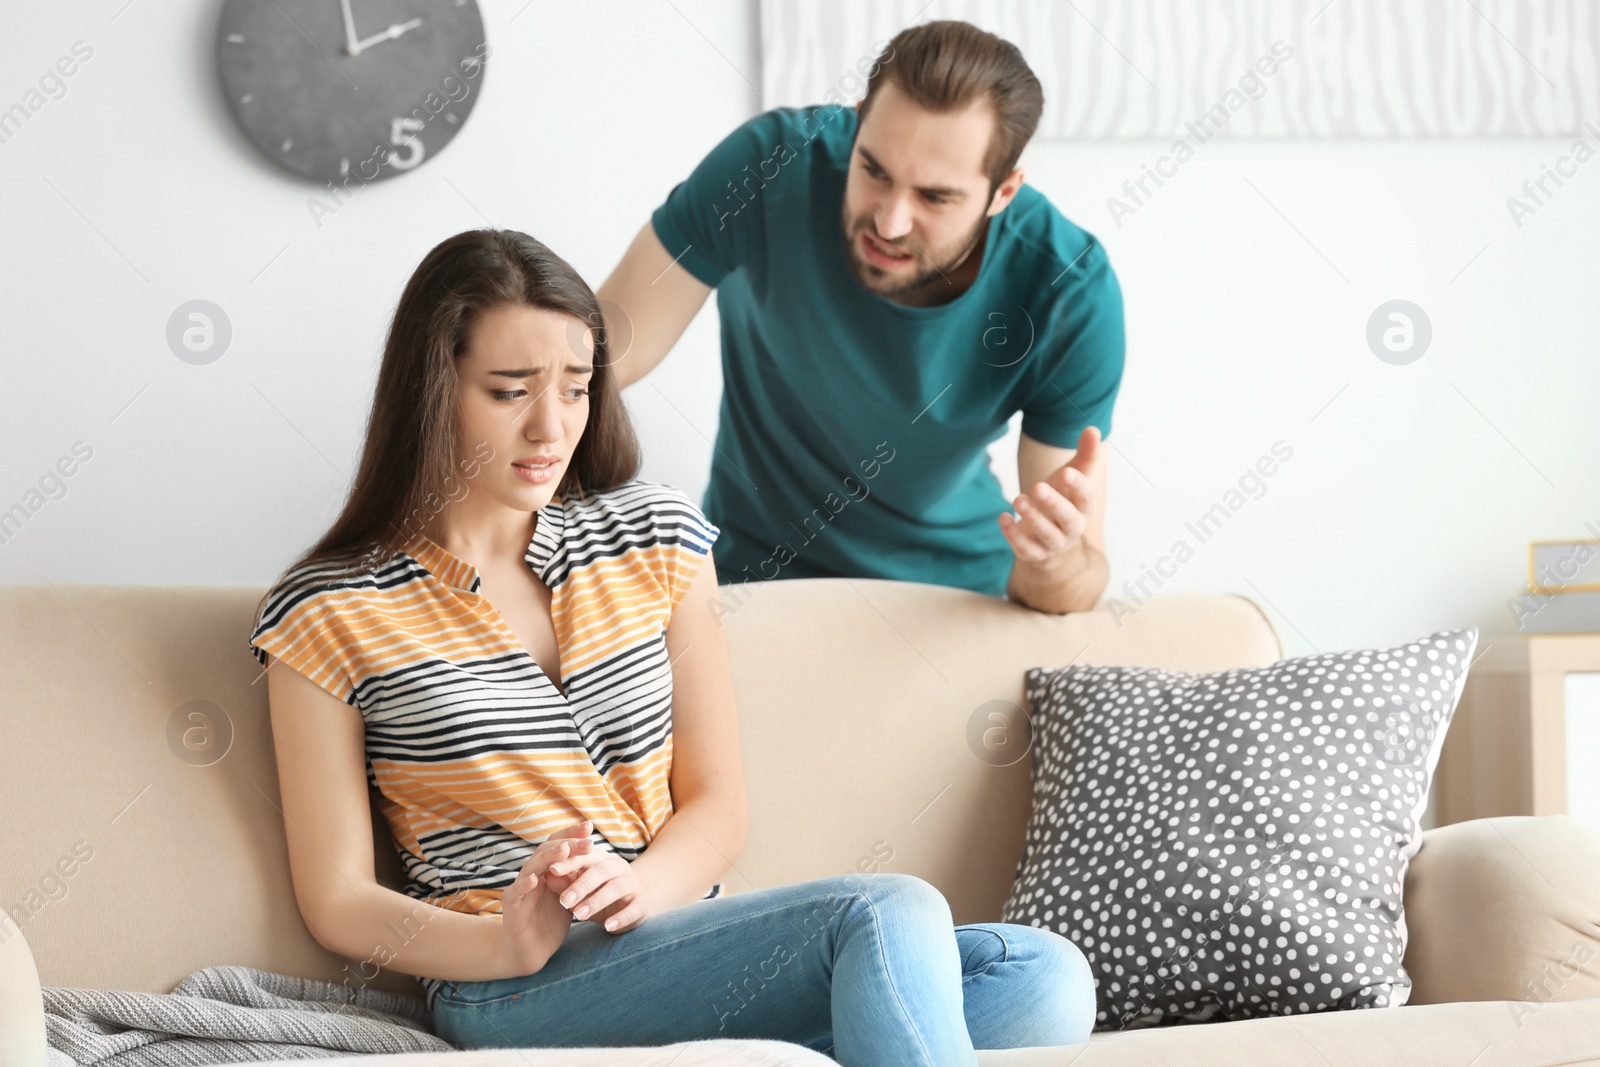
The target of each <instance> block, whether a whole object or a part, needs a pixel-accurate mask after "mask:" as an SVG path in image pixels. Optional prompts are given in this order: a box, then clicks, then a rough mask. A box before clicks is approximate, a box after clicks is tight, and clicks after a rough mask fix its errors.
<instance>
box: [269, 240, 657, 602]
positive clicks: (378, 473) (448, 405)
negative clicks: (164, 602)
mask: <svg viewBox="0 0 1600 1067" xmlns="http://www.w3.org/2000/svg"><path fill="white" fill-rule="evenodd" d="M508 304H509V305H518V304H520V305H526V306H528V307H535V308H542V309H544V310H547V311H555V312H561V313H563V314H567V315H571V316H572V317H573V319H574V323H573V329H572V330H571V331H569V333H568V336H569V337H571V338H573V344H574V347H575V349H576V348H577V346H578V345H579V344H580V343H581V337H582V333H583V332H584V331H585V330H590V331H592V333H593V335H594V374H593V375H592V376H591V378H590V381H589V420H588V422H587V424H586V425H585V427H584V431H583V436H582V437H580V438H579V439H578V444H577V447H576V449H575V450H574V451H573V455H572V462H571V463H570V464H569V465H568V468H567V471H566V473H565V474H564V475H563V476H562V478H561V481H560V483H559V484H558V485H557V486H556V492H555V497H558V498H560V499H562V500H566V499H569V498H572V497H581V496H585V495H587V494H589V493H594V492H601V491H604V490H607V489H614V488H616V487H617V486H619V485H621V484H623V483H624V482H627V481H631V480H632V479H633V478H635V477H637V475H638V472H639V466H640V454H639V441H638V438H637V437H636V436H635V435H634V431H633V424H632V423H631V422H630V421H629V419H628V413H627V410H626V409H625V408H624V407H623V406H622V397H621V395H620V393H619V390H618V388H617V382H616V377H615V375H614V374H613V373H612V370H611V367H612V365H613V363H614V360H615V359H616V358H620V354H613V353H612V351H611V343H610V339H609V338H608V337H607V330H606V329H605V325H606V324H605V320H604V319H603V318H602V316H601V312H600V302H599V301H598V300H597V299H596V298H595V295H594V291H593V290H591V289H590V288H589V286H588V284H587V283H586V282H585V281H584V280H583V278H582V277H581V276H580V275H579V274H578V272H577V271H575V270H573V269H572V266H571V265H570V264H568V263H567V261H566V260H564V259H562V258H561V257H560V256H558V255H556V254H555V253H554V252H552V251H550V249H549V248H547V247H546V246H545V245H544V244H542V243H541V242H539V241H537V240H535V239H534V238H532V237H529V236H528V235H527V234H525V233H520V232H518V231H516V230H492V229H478V230H467V231H466V232H464V233H458V234H456V235H455V236H454V237H450V238H447V239H446V240H444V241H441V242H440V243H439V244H437V245H435V246H434V248H433V249H432V251H430V252H429V253H428V254H427V256H426V257H425V258H424V259H423V260H422V263H421V264H420V265H418V267H417V269H416V270H415V271H414V272H413V273H412V275H411V280H410V281H409V282H407V283H406V287H405V291H404V292H403V293H402V294H401V296H400V302H399V304H398V305H397V306H396V307H395V311H394V318H393V320H392V321H391V323H390V325H389V336H388V340H387V341H386V342H385V344H384V349H383V365H382V366H381V367H380V368H379V371H378V383H377V387H376V389H375V390H374V392H373V397H372V411H371V413H370V414H369V415H368V417H367V434H366V443H365V445H364V446H363V447H362V450H361V464H360V466H359V468H358V469H357V471H356V477H355V482H354V484H353V485H352V486H351V489H350V495H349V497H348V498H347V499H346V501H345V505H344V510H343V511H342V512H340V514H339V517H338V518H337V519H336V520H334V523H333V525H332V526H331V527H329V528H328V531H327V533H325V534H323V535H322V537H321V539H320V540H318V541H317V543H316V544H315V545H313V546H312V547H311V548H310V549H309V550H308V551H306V552H305V554H304V555H302V556H301V557H300V558H299V559H298V560H296V561H295V562H294V563H292V564H290V566H289V567H287V568H285V570H284V575H287V574H289V573H290V572H291V571H293V570H295V569H296V568H297V567H301V566H304V565H306V564H330V565H332V564H337V563H341V562H342V563H348V564H350V565H351V566H352V567H353V568H357V569H359V568H364V567H368V566H381V565H383V564H384V563H387V562H389V561H390V560H392V559H393V558H394V557H395V556H396V554H397V553H398V551H399V550H400V549H402V548H404V547H405V545H406V544H407V543H409V541H410V539H411V537H412V536H413V535H414V534H415V533H416V532H417V530H418V529H419V520H420V519H421V517H423V516H427V515H432V514H436V513H437V512H438V511H439V510H440V509H441V508H442V507H443V504H442V503H441V502H442V501H444V500H446V499H453V498H454V497H453V493H454V490H453V489H452V486H457V485H459V484H460V475H459V474H458V473H457V467H458V466H459V467H461V468H462V469H463V470H465V469H466V468H467V467H468V466H469V465H470V464H469V462H468V461H467V460H466V459H465V457H462V456H459V455H458V454H457V452H458V447H457V439H458V423H457V419H456V410H457V408H456V405H457V393H458V391H459V388H460V379H459V376H458V373H457V367H456V364H457V361H458V360H459V359H460V358H461V357H462V356H464V355H465V354H466V351H467V342H468V341H469V339H470V337H471V331H472V329H473V327H474V325H476V323H477V321H478V319H479V318H480V317H481V316H482V315H483V313H484V312H485V311H487V310H488V309H490V308H493V307H497V306H501V305H508ZM337 569H338V568H335V570H337ZM281 577H282V576H280V579H281ZM269 595H270V591H269ZM266 599H267V598H266V597H263V598H262V600H261V603H260V604H258V605H257V606H256V619H257V621H259V620H260V616H261V610H262V608H263V607H264V606H265V604H266Z"/></svg>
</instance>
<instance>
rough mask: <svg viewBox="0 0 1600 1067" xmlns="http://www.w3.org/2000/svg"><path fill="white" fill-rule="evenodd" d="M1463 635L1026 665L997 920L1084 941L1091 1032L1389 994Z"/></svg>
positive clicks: (1455, 696) (1458, 676)
mask: <svg viewBox="0 0 1600 1067" xmlns="http://www.w3.org/2000/svg"><path fill="white" fill-rule="evenodd" d="M1477 640H1478V631H1477V629H1476V628H1475V627H1473V628H1464V629H1456V630H1443V631H1440V632H1438V633H1435V634H1431V635H1429V636H1427V637H1424V638H1421V639H1419V640H1417V641H1413V642H1411V643H1409V644H1405V645H1401V646H1398V647H1395V648H1388V649H1367V650H1356V651H1348V652H1334V653H1325V654H1318V655H1312V656H1303V657H1299V658H1295V659H1286V660H1280V661H1279V662H1277V663H1274V664H1271V665H1268V666H1266V667H1253V668H1243V669H1237V670H1229V671H1221V672H1216V673H1211V674H1191V673H1185V672H1180V671H1166V670H1161V669H1158V668H1145V667H1109V666H1093V665H1073V666H1069V667H1064V668H1061V669H1059V670H1054V671H1049V670H1045V669H1043V668H1038V667H1036V668H1033V669H1032V670H1029V671H1028V672H1027V676H1026V677H1027V684H1026V689H1027V698H1028V703H1029V707H1030V708H1031V718H1032V728H1033V745H1034V747H1033V760H1034V763H1033V811H1032V817H1031V819H1030V822H1029V825H1028V833H1027V846H1026V850H1025V852H1024V854H1023V857H1022V861H1021V863H1020V865H1019V867H1018V875H1017V880H1016V883H1015V885H1014V887H1013V889H1012V892H1011V895H1010V896H1009V898H1008V899H1007V900H1006V903H1005V906H1004V909H1003V911H1002V914H1001V919H1002V920H1003V921H1005V922H1016V923H1027V924H1030V925H1033V926H1040V927H1045V928H1047V929H1051V930H1054V931H1056V932H1057V933H1060V934H1062V935H1063V936H1065V937H1066V938H1068V939H1069V940H1071V941H1072V942H1073V943H1074V944H1076V945H1077V946H1078V947H1079V948H1080V949H1081V950H1082V951H1083V952H1084V954H1085V955H1086V956H1087V957H1088V958H1089V962H1090V964H1091V965H1092V967H1093V969H1094V973H1095V979H1096V984H1097V989H1098V997H1099V1012H1098V1019H1097V1021H1096V1029H1100V1030H1117V1029H1127V1028H1134V1027H1143V1026H1152V1025H1161V1024H1165V1023H1174V1022H1185V1021H1187V1022H1198V1021H1202V1020H1207V1019H1217V1018H1226V1019H1246V1018H1254V1017H1259V1016H1264V1015H1284V1014H1294V1013H1303V1012H1316V1011H1328V1010H1333V1009H1342V1008H1366V1007H1392V1006H1398V1005H1400V1004H1404V1003H1405V1001H1406V998H1407V997H1408V996H1409V995H1410V991H1411V980H1410V977H1409V976H1408V975H1407V974H1406V972H1405V968H1404V967H1403V966H1402V964H1401V960H1402V958H1403V956H1404V955H1405V942H1406V930H1405V917H1404V912H1403V910H1402V901H1401V892H1402V889H1403V887H1404V884H1405V872H1406V866H1407V864H1408V863H1409V861H1410V859H1411V857H1412V856H1414V855H1415V854H1416V850H1417V848H1418V847H1420V844H1421V839H1420V829H1419V822H1420V819H1421V816H1422V812H1423V810H1424V809H1425V807H1426V805H1427V794H1428V783H1429V781H1430V779H1431V778H1432V775H1433V769H1434V765H1435V763H1436V762H1437V760H1438V751H1439V745H1438V744H1436V743H1435V742H1436V741H1442V739H1443V735H1444V731H1445V728H1446V727H1447V726H1448V724H1449V720H1450V717H1451V715H1452V714H1453V713H1454V711H1455V706H1456V702H1457V701H1458V700H1459V698H1460V695H1461V689H1462V686H1463V685H1464V684H1465V679H1466V673H1467V667H1468V666H1469V664H1470V663H1471V660H1472V650H1473V648H1474V647H1475V646H1476V644H1477Z"/></svg>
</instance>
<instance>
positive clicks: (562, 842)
mask: <svg viewBox="0 0 1600 1067" xmlns="http://www.w3.org/2000/svg"><path fill="white" fill-rule="evenodd" d="M591 826H592V824H591V823H590V821H589V820H588V819H582V820H580V821H578V822H575V823H573V824H571V825H570V826H565V827H563V828H562V829H560V830H557V831H556V832H555V833H553V834H551V835H550V837H549V838H548V839H547V840H546V841H545V842H544V844H542V845H539V846H538V847H537V848H535V849H534V850H533V854H532V855H531V856H529V857H528V858H527V860H526V861H525V862H524V863H523V864H522V870H520V871H518V872H517V879H516V881H514V882H512V883H511V885H509V886H507V887H506V891H505V894H504V896H503V897H502V898H501V910H500V914H501V918H502V936H503V938H504V940H503V942H502V947H503V949H504V951H505V954H506V959H507V960H508V961H509V962H510V964H511V966H512V968H513V969H515V971H516V973H517V975H519V976H520V975H524V974H532V973H533V972H535V971H537V970H538V969H539V968H541V967H543V966H544V965H545V961H546V960H548V959H549V958H550V956H551V955H553V954H554V952H555V950H556V949H558V948H560V947H561V943H562V942H563V941H565V940H566V937H567V930H568V929H569V928H570V927H571V926H572V912H570V911H568V910H567V909H566V908H564V907H562V905H561V896H560V894H559V893H557V892H555V890H553V889H551V888H549V887H548V886H547V885H545V871H547V870H549V868H550V865H551V864H552V863H555V862H556V861H558V860H563V859H566V858H567V857H569V856H581V855H585V854H587V853H588V852H589V850H590V849H591V848H593V847H594V846H593V842H591V841H590V840H589V830H590V828H591Z"/></svg>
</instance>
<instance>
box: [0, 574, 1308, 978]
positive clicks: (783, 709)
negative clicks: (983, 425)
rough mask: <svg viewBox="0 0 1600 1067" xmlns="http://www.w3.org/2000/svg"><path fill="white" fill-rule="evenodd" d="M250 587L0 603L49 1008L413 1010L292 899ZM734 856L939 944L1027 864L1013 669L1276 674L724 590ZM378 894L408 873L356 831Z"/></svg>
mask: <svg viewBox="0 0 1600 1067" xmlns="http://www.w3.org/2000/svg"><path fill="white" fill-rule="evenodd" d="M263 592H265V589H264V587H259V586H238V585H231V586H229V585H210V586H207V585H193V586H176V585H169V586H109V585H106V586H99V585H92V586H8V587H0V681H3V683H4V684H0V709H3V715H4V722H5V725H6V736H5V743H4V744H3V745H0V796H3V797H4V807H3V810H0V818H3V819H4V822H5V824H6V828H7V829H6V834H5V840H6V843H7V847H6V852H5V859H4V863H3V869H0V906H3V907H4V909H5V910H6V911H7V912H9V913H10V915H11V917H12V919H13V920H14V921H15V922H16V924H17V926H18V927H19V928H21V930H22V931H23V932H24V934H25V935H26V937H27V939H28V943H29V945H30V947H31V949H32V952H33V956H34V958H35V959H36V961H37V963H38V967H39V975H40V981H41V983H42V984H43V985H45V986H93V987H97V988H102V989H137V990H146V991H150V992H167V991H168V990H170V989H171V988H172V986H173V985H175V984H176V983H177V982H178V981H180V980H181V979H182V978H184V977H185V976H186V975H188V974H189V973H190V972H192V971H193V970H195V969H197V968H199V967H204V966H209V965H214V964H224V963H242V964H249V965H252V966H257V967H262V968H265V969H267V970H271V971H279V972H283V973H288V974H298V975H304V976H306V977H312V978H323V979H327V980H330V981H349V982H352V983H356V982H361V981H368V980H369V979H370V982H369V984H371V985H373V986H375V987H377V988H386V989H395V990H399V991H402V992H411V993H415V992H417V991H418V987H417V986H416V984H415V981H414V980H413V979H411V978H410V977H408V976H405V975H401V974H397V973H394V972H390V971H384V972H382V973H381V974H379V975H378V976H377V977H376V978H371V976H370V975H368V974H365V973H364V972H362V971H361V970H360V968H359V966H358V964H357V963H356V962H353V961H348V960H345V959H343V958H342V957H338V956H335V955H333V954H332V953H329V952H327V951H326V950H324V949H323V948H321V947H320V946H319V945H317V943H316V942H315V941H314V940H313V939H312V938H311V936H310V934H309V932H308V931H307V930H306V928H305V926H304V924H303V923H302V921H301V919H300V915H299V911H298V909H297V907H296V904H295V900H294V892H293V888H292V885H291V881H290V876H289V868H288V858H287V848H286V843H285V837H284V824H283V817H282V815H281V813H280V811H279V807H278V801H279V794H278V783H277V770H276V764H275V762H274V756H273V752H272V745H271V735H270V731H269V726H270V720H269V718H268V715H267V704H266V692H265V689H266V686H265V683H264V682H259V684H258V680H259V675H260V674H261V670H260V667H259V665H258V664H257V663H256V662H255V660H254V659H253V658H251V656H250V653H249V652H248V650H247V649H246V648H245V638H246V636H247V635H248V633H249V626H250V620H251V618H252V616H253V612H254V609H255V605H256V602H257V600H258V599H259V598H260V596H261V595H262V593H263ZM722 599H723V628H724V633H725V635H726V638H727V641H728V646H729V655H730V659H731V662H732V665H733V672H734V686H735V693H736V696H737V699H738V703H739V711H740V730H741V743H742V750H743V755H744V769H745V777H746V782H747V786H748V791H749V797H750V836H749V842H748V844H747V847H746V848H745V850H744V852H743V854H741V855H740V856H738V857H735V858H734V862H733V866H732V868H730V870H729V871H728V873H727V874H726V876H725V877H724V882H725V884H726V886H727V889H728V891H729V892H730V893H737V892H743V891H747V890H749V889H753V888H759V887H764V886H772V885H781V884H786V883H789V882H795V881H803V880H807V879H811V878H820V877H824V876H827V875H831V874H844V873H847V872H850V871H858V870H889V871H904V872H909V873H913V874H918V875H921V876H922V877H924V878H926V879H928V880H929V881H931V882H933V883H934V884H935V885H937V886H938V887H939V888H940V889H941V890H943V891H944V893H945V895H946V897H947V898H948V899H949V901H950V904H951V909H952V911H953V913H954V915H955V919H956V921H957V922H978V921H985V920H993V919H997V918H999V912H1000V907H1001V904H1002V902H1003V901H1004V899H1005V895H1006V893H1007V892H1008V891H1009V889H1010V886H1011V881H1012V878H1013V876H1014V875H1015V872H1016V865H1017V861H1018V859H1019V858H1020V856H1021V852H1022V841H1023V831H1024V828H1025V825H1026V822H1027V816H1028V795H1029V780H1028V774H1029V760H1028V758H1027V746H1026V743H1025V740H1026V726H1025V718H1024V717H1023V715H1022V711H1021V709H1022V705H1023V704H1024V697H1023V672H1024V671H1025V670H1026V669H1027V668H1029V667H1033V666H1045V667H1057V666H1062V665H1065V664H1067V663H1070V662H1073V661H1074V660H1077V661H1079V662H1085V663H1107V664H1110V663H1121V664H1146V665H1153V666H1163V667H1168V668H1172V669H1179V670H1193V671H1204V670H1220V669H1224V668H1228V667H1239V666H1256V665H1260V664H1264V663H1270V662H1272V661H1273V660H1275V659H1278V658H1280V657H1281V655H1282V646H1281V644H1280V642H1279V640H1278V635H1277V633H1276V631H1275V630H1274V629H1273V627H1272V625H1271V623H1270V622H1269V621H1268V620H1267V619H1266V618H1265V616H1263V615H1262V614H1261V613H1260V611H1259V610H1258V609H1257V608H1256V607H1255V605H1254V604H1252V603H1251V602H1249V601H1248V600H1245V599H1242V598H1239V597H1234V596H1227V595H1221V594H1216V595H1211V594H1163V595H1160V596H1157V597H1155V598H1153V599H1151V600H1149V601H1147V602H1146V603H1145V605H1144V606H1143V607H1142V608H1140V609H1139V610H1138V611H1137V612H1135V613H1134V614H1132V615H1131V616H1128V617H1125V618H1116V617H1113V615H1112V614H1111V613H1109V612H1107V611H1104V610H1101V611H1095V612H1086V613H1079V614H1072V615H1066V616H1052V615H1044V614H1040V613H1037V612H1033V611H1029V610H1027V609H1024V608H1020V607H1018V606H1016V605H1014V604H1010V603H1008V602H1005V601H1001V600H996V599H994V598H990V597H985V596H981V595H979V594H975V593H969V592H966V591H963V590H957V589H950V588H944V587H939V586H929V585H920V584H914V583H903V582H889V581H874V580H863V579H842V578H833V579H799V580H788V581H779V582H771V583H762V584H756V585H749V586H739V585H730V586H724V587H723V589H722ZM374 827H375V831H376V832H377V833H378V834H379V835H380V836H378V838H377V841H378V844H379V847H378V848H377V849H376V853H377V856H378V872H377V874H378V877H379V878H380V880H382V881H383V882H384V883H385V884H388V885H390V886H395V887H398V886H399V885H400V882H399V863H398V860H397V859H396V857H395V855H394V852H393V846H392V844H390V842H389V839H388V834H387V830H386V828H385V827H384V826H383V824H382V822H381V821H380V820H379V819H378V818H377V817H376V816H375V817H374Z"/></svg>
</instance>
